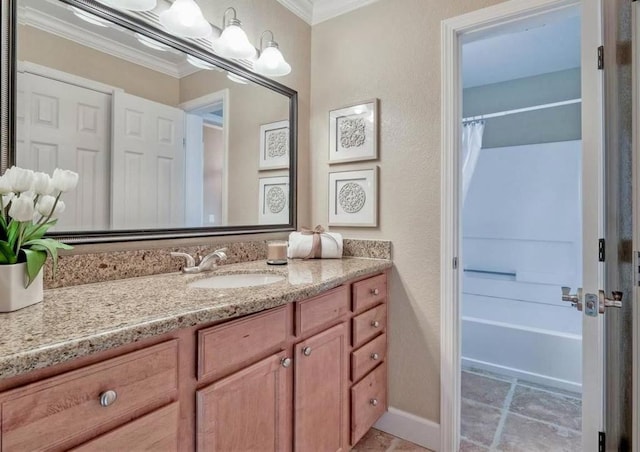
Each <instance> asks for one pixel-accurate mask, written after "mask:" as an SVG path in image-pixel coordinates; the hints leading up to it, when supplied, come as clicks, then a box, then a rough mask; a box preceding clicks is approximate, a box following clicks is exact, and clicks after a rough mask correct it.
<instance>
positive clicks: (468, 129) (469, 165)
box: [462, 121, 484, 204]
mask: <svg viewBox="0 0 640 452" xmlns="http://www.w3.org/2000/svg"><path fill="white" fill-rule="evenodd" d="M483 133H484V121H473V122H470V123H468V124H465V125H464V126H463V128H462V203H463V204H464V200H465V199H466V198H467V191H469V184H470V183H471V178H472V177H473V173H474V171H475V170H476V164H477V163H478V157H479V156H480V149H482V134H483Z"/></svg>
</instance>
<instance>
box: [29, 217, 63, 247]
mask: <svg viewBox="0 0 640 452" xmlns="http://www.w3.org/2000/svg"><path fill="white" fill-rule="evenodd" d="M57 222H58V220H51V221H49V222H47V223H44V224H40V225H38V224H29V225H27V227H26V228H25V230H24V241H25V242H28V241H30V240H36V239H41V238H42V237H44V235H45V234H46V233H47V231H48V230H49V228H50V227H52V226H55V224H56V223H57Z"/></svg>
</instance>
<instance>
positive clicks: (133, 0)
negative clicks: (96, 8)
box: [98, 0, 158, 11]
mask: <svg viewBox="0 0 640 452" xmlns="http://www.w3.org/2000/svg"><path fill="white" fill-rule="evenodd" d="M98 2H99V3H102V4H103V5H107V6H110V7H112V8H118V9H128V10H129V11H150V10H152V9H153V8H155V7H156V5H157V3H158V1H157V0H98Z"/></svg>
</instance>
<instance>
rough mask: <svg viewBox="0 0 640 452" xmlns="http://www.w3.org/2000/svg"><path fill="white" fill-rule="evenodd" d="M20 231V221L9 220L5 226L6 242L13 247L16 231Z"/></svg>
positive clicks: (16, 236) (16, 235)
mask: <svg viewBox="0 0 640 452" xmlns="http://www.w3.org/2000/svg"><path fill="white" fill-rule="evenodd" d="M19 231H20V223H19V222H17V221H13V220H11V222H10V223H9V226H7V242H8V243H9V245H10V246H11V248H13V247H14V246H15V244H16V239H17V238H18V232H19Z"/></svg>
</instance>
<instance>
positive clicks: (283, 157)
mask: <svg viewBox="0 0 640 452" xmlns="http://www.w3.org/2000/svg"><path fill="white" fill-rule="evenodd" d="M258 168H259V169H261V170H269V169H283V168H289V121H278V122H272V123H269V124H263V125H261V126H260V163H259V165H258Z"/></svg>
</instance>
